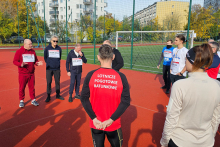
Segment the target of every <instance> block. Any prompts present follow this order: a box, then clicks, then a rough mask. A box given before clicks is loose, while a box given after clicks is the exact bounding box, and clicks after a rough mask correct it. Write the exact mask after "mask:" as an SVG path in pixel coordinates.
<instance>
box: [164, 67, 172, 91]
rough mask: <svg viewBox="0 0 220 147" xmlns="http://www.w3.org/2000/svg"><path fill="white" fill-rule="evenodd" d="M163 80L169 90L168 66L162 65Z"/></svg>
mask: <svg viewBox="0 0 220 147" xmlns="http://www.w3.org/2000/svg"><path fill="white" fill-rule="evenodd" d="M163 80H164V83H165V86H166V88H167V90H170V85H171V81H170V66H166V65H163Z"/></svg>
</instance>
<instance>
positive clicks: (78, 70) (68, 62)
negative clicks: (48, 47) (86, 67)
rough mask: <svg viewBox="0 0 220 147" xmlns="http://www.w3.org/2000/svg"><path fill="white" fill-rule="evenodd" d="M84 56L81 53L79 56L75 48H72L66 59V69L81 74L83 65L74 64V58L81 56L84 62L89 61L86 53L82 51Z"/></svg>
mask: <svg viewBox="0 0 220 147" xmlns="http://www.w3.org/2000/svg"><path fill="white" fill-rule="evenodd" d="M82 54H83V56H82V57H81V56H80V55H79V56H78V57H77V56H76V54H75V52H74V50H71V51H70V52H69V54H68V56H67V59H66V71H67V72H70V71H71V72H72V73H75V74H79V73H81V72H82V65H79V66H72V58H81V59H82V61H83V63H87V59H86V57H85V55H84V53H83V52H82Z"/></svg>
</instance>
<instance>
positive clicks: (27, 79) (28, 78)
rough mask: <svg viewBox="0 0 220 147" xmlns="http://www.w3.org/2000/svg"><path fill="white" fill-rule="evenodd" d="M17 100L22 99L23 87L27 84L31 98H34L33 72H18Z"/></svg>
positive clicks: (23, 95) (23, 94)
mask: <svg viewBox="0 0 220 147" xmlns="http://www.w3.org/2000/svg"><path fill="white" fill-rule="evenodd" d="M18 79H19V80H18V81H19V100H23V99H24V97H25V87H26V85H27V84H28V88H29V95H30V98H31V99H32V100H33V99H35V87H34V86H35V76H34V73H33V74H19V75H18Z"/></svg>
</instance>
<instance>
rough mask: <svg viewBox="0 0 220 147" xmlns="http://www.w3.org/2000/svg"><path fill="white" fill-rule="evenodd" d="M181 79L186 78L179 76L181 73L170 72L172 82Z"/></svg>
mask: <svg viewBox="0 0 220 147" xmlns="http://www.w3.org/2000/svg"><path fill="white" fill-rule="evenodd" d="M180 79H185V77H184V76H179V75H173V74H170V80H171V83H172V84H173V83H174V82H176V81H178V80H180Z"/></svg>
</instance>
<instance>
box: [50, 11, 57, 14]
mask: <svg viewBox="0 0 220 147" xmlns="http://www.w3.org/2000/svg"><path fill="white" fill-rule="evenodd" d="M49 14H50V15H55V11H49ZM58 14H59V11H56V15H58Z"/></svg>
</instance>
